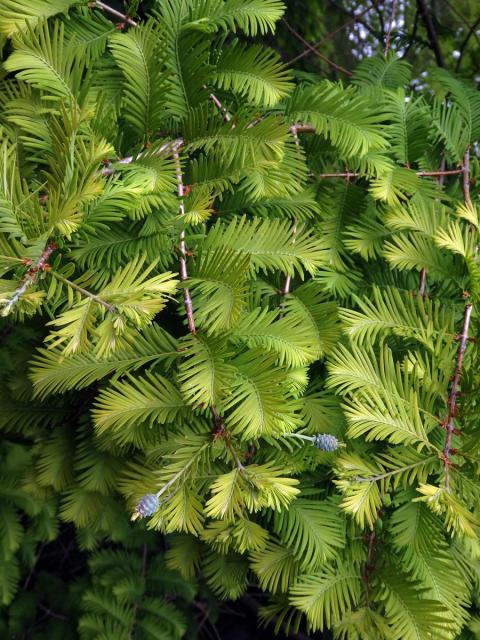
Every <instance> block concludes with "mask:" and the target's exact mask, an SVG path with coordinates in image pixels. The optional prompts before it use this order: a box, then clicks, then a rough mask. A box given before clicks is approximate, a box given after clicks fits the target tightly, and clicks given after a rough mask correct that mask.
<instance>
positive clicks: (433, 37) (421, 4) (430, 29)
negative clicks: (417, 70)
mask: <svg viewBox="0 0 480 640" xmlns="http://www.w3.org/2000/svg"><path fill="white" fill-rule="evenodd" d="M417 6H418V10H419V11H420V15H421V16H422V21H423V24H424V25H425V29H426V31H427V35H428V41H429V42H430V48H431V49H432V51H433V53H434V54H435V59H436V61H437V64H438V66H439V67H445V66H446V65H445V59H444V57H443V53H442V50H441V49H440V42H439V40H438V36H437V32H436V31H435V27H434V25H433V20H432V16H431V14H430V11H429V10H428V8H427V6H426V4H425V0H417Z"/></svg>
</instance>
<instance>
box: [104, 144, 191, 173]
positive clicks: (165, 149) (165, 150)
mask: <svg viewBox="0 0 480 640" xmlns="http://www.w3.org/2000/svg"><path fill="white" fill-rule="evenodd" d="M183 145H184V141H183V139H182V138H177V139H176V140H170V141H168V142H165V143H164V144H162V145H161V146H160V147H158V149H155V152H154V155H155V156H162V155H165V156H167V155H170V154H171V153H172V152H175V151H178V150H180V149H181V148H182V147H183ZM151 155H152V151H151V150H148V151H142V152H141V153H138V154H137V155H136V156H126V157H125V158H119V159H118V160H115V161H114V162H109V163H108V165H107V166H106V167H105V168H104V169H101V170H100V171H99V172H98V175H101V176H110V175H112V174H113V173H115V172H116V171H117V165H124V164H126V165H128V164H132V163H133V162H136V161H137V160H141V159H142V158H144V157H145V156H151Z"/></svg>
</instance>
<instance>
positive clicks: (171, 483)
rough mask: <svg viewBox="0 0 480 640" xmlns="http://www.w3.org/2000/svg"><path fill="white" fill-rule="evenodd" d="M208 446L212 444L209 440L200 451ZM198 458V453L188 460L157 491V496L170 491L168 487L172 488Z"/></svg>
mask: <svg viewBox="0 0 480 640" xmlns="http://www.w3.org/2000/svg"><path fill="white" fill-rule="evenodd" d="M207 446H210V443H209V442H206V443H205V444H204V445H202V447H201V449H200V452H202V451H203V450H204V449H205V448H206V447H207ZM197 458H198V454H197V455H195V456H192V457H191V458H190V460H188V462H186V463H185V465H184V466H183V467H182V468H181V469H180V471H177V473H176V474H175V475H174V476H173V478H170V480H169V481H168V482H167V483H166V484H164V485H163V487H162V488H161V489H159V490H158V491H157V493H156V494H155V495H156V496H157V498H160V496H162V495H163V494H164V493H165V492H166V491H168V489H170V487H171V486H173V485H174V484H175V483H176V482H177V480H179V479H180V478H181V477H182V475H184V474H185V473H186V472H187V471H188V469H190V467H191V466H192V464H193V463H194V462H195V461H196V460H197Z"/></svg>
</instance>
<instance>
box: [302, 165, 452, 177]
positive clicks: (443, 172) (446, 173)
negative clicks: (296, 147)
mask: <svg viewBox="0 0 480 640" xmlns="http://www.w3.org/2000/svg"><path fill="white" fill-rule="evenodd" d="M463 173H464V169H463V167H462V168H461V169H446V170H442V169H439V170H438V171H417V172H416V175H417V176H420V177H421V178H429V177H432V178H435V177H438V176H459V175H461V174H463ZM315 176H316V177H317V178H358V177H360V176H362V174H361V173H356V172H355V171H340V172H339V173H316V174H315Z"/></svg>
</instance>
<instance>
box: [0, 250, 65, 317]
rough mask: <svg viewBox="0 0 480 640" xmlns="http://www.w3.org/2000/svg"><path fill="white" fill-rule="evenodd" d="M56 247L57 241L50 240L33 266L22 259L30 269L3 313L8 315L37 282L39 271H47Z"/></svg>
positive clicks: (28, 261)
mask: <svg viewBox="0 0 480 640" xmlns="http://www.w3.org/2000/svg"><path fill="white" fill-rule="evenodd" d="M55 249H57V243H56V242H50V243H49V244H47V246H46V247H45V249H44V250H43V252H42V255H41V256H40V258H39V259H38V261H37V263H36V264H34V265H33V266H31V265H32V262H31V261H30V260H22V261H21V262H23V263H24V264H27V265H29V266H30V269H29V270H28V271H27V273H26V274H25V276H24V277H23V279H22V281H21V285H20V286H19V287H18V288H17V289H16V290H15V293H14V294H13V297H12V298H11V299H10V300H9V301H8V302H7V303H6V304H5V306H4V308H3V310H2V315H8V314H9V313H10V310H11V308H12V307H13V305H14V304H16V303H17V302H18V301H19V300H20V298H21V297H22V296H23V294H24V293H25V292H26V291H27V289H28V288H29V287H31V286H32V284H35V282H36V281H37V278H38V274H39V272H43V271H45V269H46V268H47V262H48V259H49V258H50V256H51V255H52V253H53V252H54V251H55Z"/></svg>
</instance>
